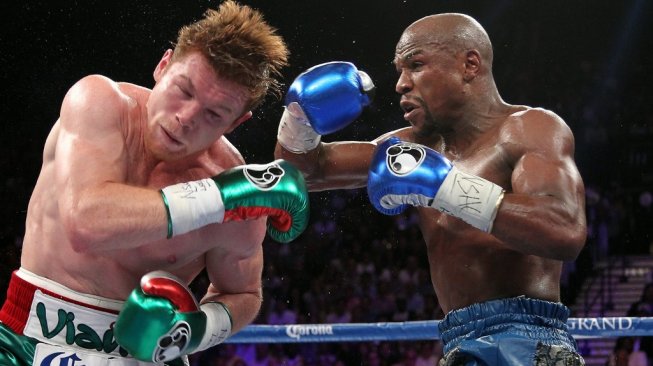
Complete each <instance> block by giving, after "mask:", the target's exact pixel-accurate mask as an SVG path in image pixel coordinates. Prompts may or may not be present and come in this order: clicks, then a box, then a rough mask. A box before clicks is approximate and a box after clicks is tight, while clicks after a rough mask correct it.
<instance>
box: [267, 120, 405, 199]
mask: <svg viewBox="0 0 653 366" xmlns="http://www.w3.org/2000/svg"><path fill="white" fill-rule="evenodd" d="M409 130H410V128H409V127H408V128H403V129H400V130H396V131H392V132H388V133H386V134H384V135H382V136H380V137H378V138H376V139H375V140H374V141H371V142H363V141H340V142H329V143H325V142H321V143H320V144H319V145H318V146H317V147H316V148H315V149H313V150H311V151H309V152H307V153H305V154H295V153H292V152H290V151H288V150H286V149H284V148H283V146H281V145H280V144H279V143H277V146H276V148H275V151H274V156H275V158H277V159H285V160H287V161H289V162H291V163H292V164H293V165H295V166H296V167H297V168H298V169H299V170H300V171H301V172H302V173H303V174H304V177H305V178H306V184H307V186H308V189H309V191H313V192H315V191H325V190H332V189H350V188H361V187H365V185H366V184H367V173H368V170H369V167H370V162H371V161H372V156H373V155H374V149H375V148H376V143H377V142H378V141H382V140H384V139H386V138H388V137H390V136H398V137H400V138H403V139H405V140H410V139H411V137H410V136H411V135H410V133H409Z"/></svg>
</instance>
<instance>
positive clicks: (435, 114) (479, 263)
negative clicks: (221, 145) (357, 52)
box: [275, 16, 586, 313]
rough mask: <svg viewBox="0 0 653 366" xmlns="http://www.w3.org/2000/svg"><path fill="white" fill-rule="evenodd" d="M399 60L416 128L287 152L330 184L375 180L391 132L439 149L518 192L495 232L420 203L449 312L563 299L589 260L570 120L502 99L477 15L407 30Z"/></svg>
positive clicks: (311, 177) (405, 104)
mask: <svg viewBox="0 0 653 366" xmlns="http://www.w3.org/2000/svg"><path fill="white" fill-rule="evenodd" d="M394 62H395V66H396V68H397V72H398V75H399V78H398V81H397V84H396V91H397V93H399V95H400V96H401V101H400V105H401V108H402V109H403V110H404V112H405V114H404V119H405V120H406V121H407V122H409V123H410V126H409V127H405V128H402V129H399V130H396V131H392V132H389V133H387V134H385V135H383V136H381V137H379V138H377V139H376V140H374V141H371V142H353V141H347V142H332V143H321V144H320V145H319V146H318V147H317V148H316V149H314V150H312V151H309V152H308V153H306V154H293V153H290V152H289V151H286V150H285V149H283V147H282V146H281V145H279V144H277V147H276V150H275V155H276V157H278V158H279V157H281V158H284V159H286V160H289V161H290V162H292V163H293V164H295V165H296V166H298V167H299V168H300V169H301V170H302V171H303V172H304V174H305V175H306V179H307V183H308V186H309V190H312V191H320V190H329V189H342V188H356V187H364V186H365V184H366V183H367V172H368V168H369V165H370V163H371V159H372V155H373V153H374V150H375V147H376V143H377V142H379V141H382V140H384V139H386V138H388V137H390V136H397V137H399V138H401V139H402V140H406V141H412V142H416V143H419V144H423V145H426V146H429V147H431V148H433V149H435V150H437V151H439V152H440V153H442V154H444V155H445V156H446V157H447V158H448V159H450V160H451V161H452V162H453V164H454V165H456V166H457V167H458V168H459V169H460V170H462V171H465V172H467V173H471V174H474V175H477V176H480V177H483V178H485V179H487V180H490V181H492V182H493V183H496V184H498V185H500V186H501V187H503V188H504V189H505V191H506V194H505V196H504V199H503V202H502V203H501V206H500V208H499V211H498V214H497V216H496V219H495V221H494V226H493V228H492V231H491V233H484V232H481V231H480V230H477V229H475V228H474V227H472V226H469V225H467V224H466V223H464V222H463V221H461V220H459V219H457V218H455V217H452V216H448V215H446V214H443V213H440V212H439V211H437V210H435V209H432V208H425V207H419V208H414V209H416V210H418V212H419V218H420V228H421V232H422V235H423V237H424V240H425V242H426V246H427V253H428V258H429V264H430V272H431V280H432V283H433V287H434V290H435V293H436V295H437V297H438V300H439V302H440V305H441V306H442V308H443V310H444V311H445V313H446V312H449V311H451V310H455V309H459V308H462V307H465V306H468V305H471V304H473V303H478V302H483V301H486V300H491V299H497V298H506V297H514V296H519V295H526V296H528V297H532V298H537V299H543V300H548V301H560V286H559V283H560V275H561V270H562V264H563V261H568V260H574V259H575V258H576V257H577V256H578V254H579V253H580V251H581V249H582V247H583V245H584V242H585V237H586V223H585V213H584V207H585V202H584V196H585V194H584V186H583V182H582V179H581V177H580V174H579V172H578V170H577V168H576V165H575V162H574V160H573V156H574V138H573V135H572V132H571V130H570V129H569V127H568V126H567V125H566V124H565V122H564V121H563V120H562V119H561V118H560V117H559V116H557V115H556V114H554V113H553V112H551V111H548V110H544V109H541V108H531V107H527V106H516V105H510V104H507V103H505V102H504V101H503V100H502V99H501V97H500V95H499V93H498V91H497V88H496V85H495V82H494V79H493V76H492V70H491V69H492V49H491V44H490V41H489V38H488V37H487V34H486V33H485V31H484V30H483V29H482V28H480V26H477V25H476V24H475V23H473V22H470V21H469V19H468V18H465V17H460V16H431V17H426V18H422V19H421V20H418V21H417V22H415V23H413V24H412V25H411V26H409V27H408V28H407V29H406V30H405V31H404V33H403V34H402V36H401V38H400V40H399V42H398V44H397V47H396V51H395V60H394Z"/></svg>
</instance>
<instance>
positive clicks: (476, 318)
mask: <svg viewBox="0 0 653 366" xmlns="http://www.w3.org/2000/svg"><path fill="white" fill-rule="evenodd" d="M568 317H569V309H568V308H567V307H566V306H564V305H563V304H561V303H555V302H549V301H543V300H536V299H530V298H527V297H524V296H520V297H514V298H508V299H499V300H491V301H486V302H482V303H477V304H472V305H470V306H467V307H465V308H462V309H457V310H453V311H451V312H449V313H448V314H447V315H446V316H445V318H444V319H443V320H442V321H441V322H440V323H439V325H438V327H439V330H440V334H441V336H442V341H443V342H444V357H443V359H442V360H441V361H440V365H441V366H450V365H465V366H471V365H488V366H500V365H511V366H513V365H537V366H543V365H556V366H558V365H559V366H572V365H573V366H575V365H584V364H585V362H584V361H583V358H582V357H581V356H580V355H579V354H578V349H577V347H576V341H575V340H574V339H573V338H572V337H571V334H570V333H569V331H568V329H567V318H568Z"/></svg>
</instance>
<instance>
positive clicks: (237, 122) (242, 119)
mask: <svg viewBox="0 0 653 366" xmlns="http://www.w3.org/2000/svg"><path fill="white" fill-rule="evenodd" d="M250 118H252V111H247V112H245V113H243V115H242V116H240V117H238V118H236V120H235V121H233V122H232V123H231V126H229V128H227V130H226V132H225V133H229V132H231V131H233V130H235V129H236V127H238V126H240V125H241V124H242V123H243V122H245V121H247V120H248V119H250Z"/></svg>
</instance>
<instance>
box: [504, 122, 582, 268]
mask: <svg viewBox="0 0 653 366" xmlns="http://www.w3.org/2000/svg"><path fill="white" fill-rule="evenodd" d="M521 118H522V120H521V121H520V122H517V123H515V124H513V125H512V127H509V132H508V133H509V134H510V137H511V141H515V146H514V148H515V150H516V151H517V152H516V154H517V156H516V157H517V161H516V164H515V166H514V170H513V173H512V178H511V183H512V192H510V193H507V194H506V195H505V197H504V199H503V202H502V204H501V206H500V208H499V212H498V214H497V217H496V219H495V221H494V227H493V230H492V234H493V235H494V236H496V237H497V238H499V239H501V240H502V241H503V242H504V243H505V244H506V245H508V246H509V247H511V248H513V249H515V250H517V251H519V252H522V253H526V254H532V255H537V256H541V257H545V258H552V259H558V260H573V259H575V258H576V257H577V256H578V254H579V253H580V251H581V249H582V247H583V245H584V243H585V237H586V221H585V190H584V186H583V181H582V179H581V177H580V174H579V172H578V169H577V167H576V165H575V163H574V159H573V156H574V139H573V135H572V133H571V131H570V129H569V128H568V127H567V125H566V124H565V123H564V121H562V120H561V119H560V118H559V117H558V116H556V115H555V114H553V113H551V112H547V111H543V110H530V111H528V112H525V113H524V115H523V116H522V117H521ZM513 127H514V128H513ZM510 153H512V152H509V154H510Z"/></svg>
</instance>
